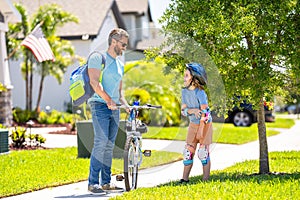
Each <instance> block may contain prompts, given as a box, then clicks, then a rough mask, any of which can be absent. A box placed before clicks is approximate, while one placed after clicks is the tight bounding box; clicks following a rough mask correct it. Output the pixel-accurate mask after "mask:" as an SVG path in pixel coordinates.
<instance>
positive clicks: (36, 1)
mask: <svg viewBox="0 0 300 200" xmlns="http://www.w3.org/2000/svg"><path fill="white" fill-rule="evenodd" d="M70 1H71V0H13V2H14V3H20V4H22V5H23V6H25V8H26V10H27V11H28V14H29V16H31V15H32V14H33V13H35V12H36V11H37V9H38V8H39V7H40V6H42V5H45V4H50V3H51V4H52V3H55V4H58V5H59V6H61V7H62V9H63V10H64V11H67V12H70V13H72V14H73V15H75V16H77V17H78V18H79V21H80V22H79V23H78V24H76V23H68V24H66V25H64V26H63V27H60V28H59V29H58V31H57V35H58V36H60V37H61V38H63V39H66V40H69V41H71V42H72V45H73V46H74V48H75V53H76V55H79V56H82V57H87V56H88V55H89V53H90V52H92V51H94V50H98V51H101V52H104V51H105V50H106V49H107V47H108V42H107V36H108V34H109V32H110V30H111V29H112V28H115V27H120V28H123V29H125V30H127V31H128V33H129V35H130V39H129V47H128V50H127V51H126V53H125V56H124V58H123V60H124V62H125V61H132V60H137V59H140V58H142V57H143V54H142V52H141V51H135V50H136V46H137V45H138V44H139V43H140V42H141V41H143V40H148V39H152V38H151V37H152V36H153V34H152V33H151V28H153V23H152V19H151V13H150V7H149V2H148V0H86V1H72V3H70ZM10 63H11V70H12V72H13V74H14V75H13V76H12V78H11V79H12V83H13V85H14V86H15V87H14V90H13V92H12V96H13V106H14V107H21V108H23V109H24V108H25V97H24V98H22V97H23V96H24V95H25V86H24V80H23V78H22V76H21V72H20V61H11V60H10ZM77 65H78V64H77V63H76V64H74V65H73V66H70V67H68V70H67V72H66V73H65V75H64V81H63V83H62V84H61V85H59V84H58V82H57V81H56V80H55V79H54V78H53V77H51V76H48V77H46V79H45V82H44V90H43V94H42V100H41V109H42V110H45V107H46V106H49V107H50V108H51V109H56V110H60V111H65V110H66V107H67V104H69V103H70V97H69V92H68V88H69V77H70V74H71V72H72V70H73V69H74V68H75V67H76V66H77ZM38 82H39V77H37V75H35V77H34V88H33V91H36V92H34V94H33V105H35V101H36V99H37V95H38V94H37V93H38V92H37V91H38ZM20 97H21V98H20Z"/></svg>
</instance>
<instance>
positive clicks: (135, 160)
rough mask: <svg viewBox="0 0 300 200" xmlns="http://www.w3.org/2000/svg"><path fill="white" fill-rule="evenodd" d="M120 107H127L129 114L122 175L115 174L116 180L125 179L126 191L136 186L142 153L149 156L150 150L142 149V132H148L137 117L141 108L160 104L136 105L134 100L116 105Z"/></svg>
mask: <svg viewBox="0 0 300 200" xmlns="http://www.w3.org/2000/svg"><path fill="white" fill-rule="evenodd" d="M117 107H118V108H119V109H120V108H122V109H129V110H130V114H129V117H128V119H127V120H126V123H125V126H126V127H125V130H126V131H125V132H126V143H125V147H124V172H123V173H124V176H122V175H117V176H116V179H117V181H122V180H124V181H125V188H126V191H130V190H134V189H136V187H137V177H138V168H139V167H140V165H141V163H142V161H143V158H142V157H143V155H144V156H146V157H150V156H151V150H144V151H142V134H143V133H146V132H148V128H147V125H146V124H144V123H142V121H141V120H139V119H138V117H139V110H141V109H158V108H162V106H154V105H150V104H146V105H142V106H140V105H138V104H137V103H136V102H135V103H134V105H133V106H129V107H126V106H124V105H117Z"/></svg>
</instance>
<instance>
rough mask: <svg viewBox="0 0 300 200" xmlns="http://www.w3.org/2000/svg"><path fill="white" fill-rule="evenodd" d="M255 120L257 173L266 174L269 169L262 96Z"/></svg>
mask: <svg viewBox="0 0 300 200" xmlns="http://www.w3.org/2000/svg"><path fill="white" fill-rule="evenodd" d="M257 122H258V123H257V126H258V136H259V173H260V174H267V173H269V172H270V169H269V156H268V142H267V134H266V123H265V110H264V100H263V98H261V100H260V103H259V109H258V112H257Z"/></svg>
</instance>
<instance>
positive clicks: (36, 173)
mask: <svg viewBox="0 0 300 200" xmlns="http://www.w3.org/2000/svg"><path fill="white" fill-rule="evenodd" d="M181 158H182V156H181V154H178V153H171V152H164V151H163V152H158V151H156V152H153V153H152V156H151V157H149V158H144V161H143V163H142V165H141V169H142V168H148V167H152V166H156V165H161V164H164V163H169V162H173V161H175V160H178V159H181ZM0 163H1V165H0V166H1V168H0V174H1V176H0V186H1V187H0V198H1V197H5V196H9V195H16V194H21V193H25V192H30V191H34V190H39V189H42V188H46V187H51V186H58V185H63V184H67V183H73V182H78V181H82V180H87V178H88V171H89V159H84V158H77V148H76V147H72V148H59V149H48V150H31V151H12V152H10V153H9V154H5V155H1V156H0ZM122 169H123V161H122V160H121V159H114V160H113V165H112V173H113V174H119V173H122V172H123V170H122Z"/></svg>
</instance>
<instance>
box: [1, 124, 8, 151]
mask: <svg viewBox="0 0 300 200" xmlns="http://www.w3.org/2000/svg"><path fill="white" fill-rule="evenodd" d="M8 152H9V144H8V130H7V129H0V154H2V153H8Z"/></svg>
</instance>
